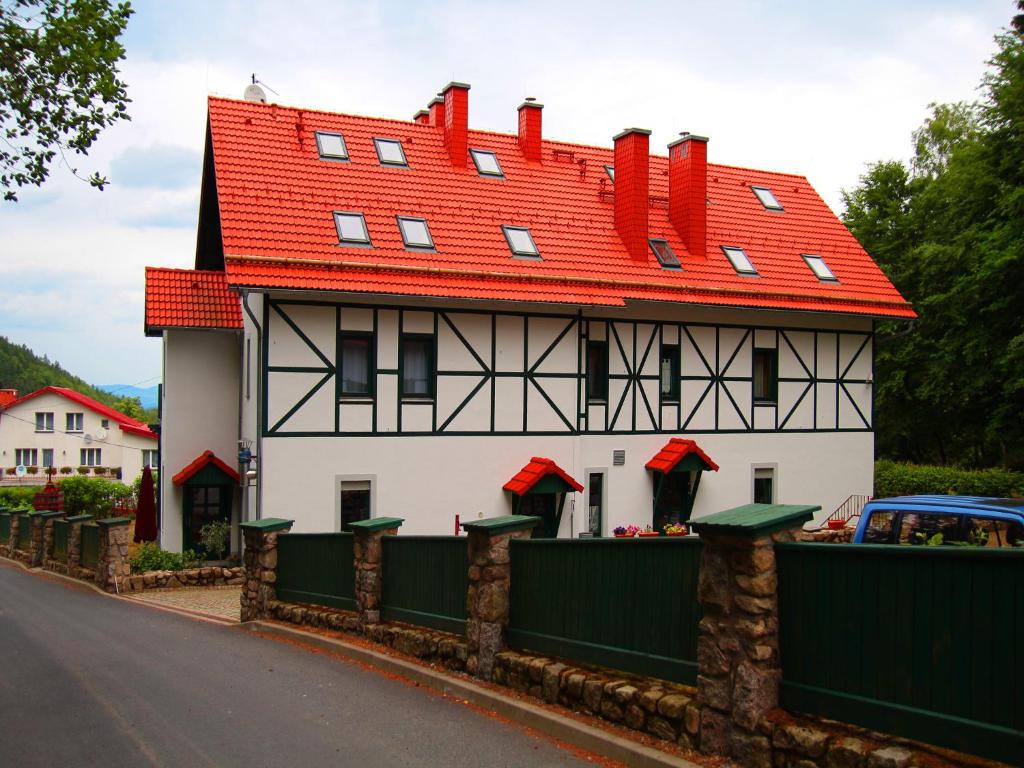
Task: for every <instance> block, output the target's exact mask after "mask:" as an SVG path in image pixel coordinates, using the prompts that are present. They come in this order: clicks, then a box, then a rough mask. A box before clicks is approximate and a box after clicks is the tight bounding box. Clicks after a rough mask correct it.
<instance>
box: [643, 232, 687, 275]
mask: <svg viewBox="0 0 1024 768" xmlns="http://www.w3.org/2000/svg"><path fill="white" fill-rule="evenodd" d="M647 242H648V243H650V244H651V250H652V251H654V255H655V257H656V258H657V259H658V263H659V264H661V266H663V267H665V268H666V269H682V268H683V265H682V264H680V263H679V257H678V256H676V255H675V254H674V253H673V252H672V246H670V245H669V244H668V241H667V240H655V239H654V238H651V239H650V240H648V241H647Z"/></svg>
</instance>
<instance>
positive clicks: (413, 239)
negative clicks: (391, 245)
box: [398, 216, 434, 249]
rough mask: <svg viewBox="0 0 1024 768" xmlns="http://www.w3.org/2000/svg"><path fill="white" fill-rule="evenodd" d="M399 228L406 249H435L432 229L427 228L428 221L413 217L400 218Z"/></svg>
mask: <svg viewBox="0 0 1024 768" xmlns="http://www.w3.org/2000/svg"><path fill="white" fill-rule="evenodd" d="M398 228H399V230H401V232H402V241H403V242H404V243H405V247H406V248H429V249H432V248H433V247H434V240H433V238H432V237H431V236H430V229H429V228H428V227H427V220H426V219H417V218H414V217H412V216H399V217H398Z"/></svg>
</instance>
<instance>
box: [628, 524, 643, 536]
mask: <svg viewBox="0 0 1024 768" xmlns="http://www.w3.org/2000/svg"><path fill="white" fill-rule="evenodd" d="M638 533H640V526H638V525H633V524H632V523H630V524H629V525H627V526H626V535H627V536H636V535H637V534H638Z"/></svg>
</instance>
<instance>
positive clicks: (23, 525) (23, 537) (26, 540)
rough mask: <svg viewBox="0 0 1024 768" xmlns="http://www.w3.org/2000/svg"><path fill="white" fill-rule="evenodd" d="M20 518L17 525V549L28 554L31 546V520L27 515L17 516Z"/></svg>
mask: <svg viewBox="0 0 1024 768" xmlns="http://www.w3.org/2000/svg"><path fill="white" fill-rule="evenodd" d="M19 517H20V518H21V519H20V520H19V524H18V549H20V550H22V551H24V552H28V550H29V548H30V547H31V546H32V518H31V517H30V516H29V515H19Z"/></svg>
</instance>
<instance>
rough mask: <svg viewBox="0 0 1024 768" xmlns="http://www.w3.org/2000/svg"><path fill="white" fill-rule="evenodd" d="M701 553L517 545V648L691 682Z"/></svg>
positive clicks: (673, 547)
mask: <svg viewBox="0 0 1024 768" xmlns="http://www.w3.org/2000/svg"><path fill="white" fill-rule="evenodd" d="M700 554H701V544H700V541H699V540H698V539H695V538H669V537H662V538H657V539H651V538H648V539H592V540H591V539H577V540H564V539H562V540H558V539H546V540H521V541H513V542H512V551H511V555H512V584H511V616H510V623H509V632H508V637H509V644H510V645H511V646H512V647H516V648H523V649H528V650H532V651H539V652H541V653H549V654H553V655H557V656H564V657H566V658H570V659H575V660H577V661H580V662H583V663H591V664H601V665H604V666H607V667H612V668H614V669H621V670H624V671H627V672H635V673H637V674H642V675H652V676H655V677H660V678H662V679H665V680H675V681H678V682H683V683H691V684H692V683H694V682H696V679H697V661H696V660H697V624H698V622H699V621H700V606H699V604H698V601H697V576H698V573H699V570H700Z"/></svg>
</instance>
